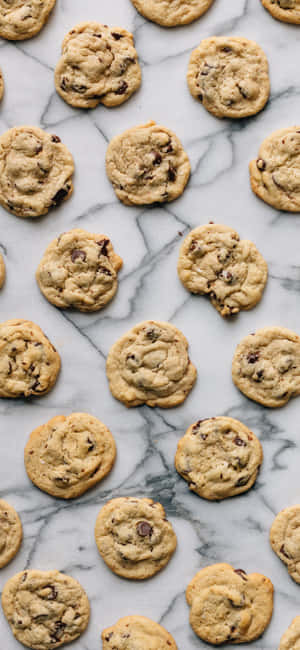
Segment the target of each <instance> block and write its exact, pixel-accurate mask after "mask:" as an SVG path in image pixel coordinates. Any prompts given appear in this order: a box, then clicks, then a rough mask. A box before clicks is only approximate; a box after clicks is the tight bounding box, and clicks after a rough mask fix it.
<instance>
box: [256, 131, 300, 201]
mask: <svg viewBox="0 0 300 650" xmlns="http://www.w3.org/2000/svg"><path fill="white" fill-rule="evenodd" d="M249 168H250V181H251V187H252V190H253V192H254V193H255V194H256V195H257V196H258V197H259V198H260V199H262V200H263V201H265V202H266V203H268V204H269V205H272V206H273V208H276V210H285V211H286V212H300V126H292V127H289V128H286V129H279V130H278V131H274V133H271V135H270V136H269V137H268V138H266V139H265V140H264V141H263V143H262V145H261V147H260V149H259V152H258V157H257V159H256V160H252V161H251V162H250V167H249Z"/></svg>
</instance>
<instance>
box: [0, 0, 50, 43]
mask: <svg viewBox="0 0 300 650" xmlns="http://www.w3.org/2000/svg"><path fill="white" fill-rule="evenodd" d="M55 2H56V0H2V1H1V4H0V36H1V37H2V38H6V39H7V40H9V41H23V40H25V39H27V38H32V36H35V35H36V34H37V33H38V32H39V31H40V30H41V29H42V27H44V25H45V23H46V22H47V20H48V18H49V15H50V13H51V11H52V9H53V7H54V5H55Z"/></svg>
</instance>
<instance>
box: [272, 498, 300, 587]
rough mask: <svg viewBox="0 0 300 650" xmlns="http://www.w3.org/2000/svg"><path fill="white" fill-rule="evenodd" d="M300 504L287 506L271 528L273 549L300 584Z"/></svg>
mask: <svg viewBox="0 0 300 650" xmlns="http://www.w3.org/2000/svg"><path fill="white" fill-rule="evenodd" d="M299 540H300V505H296V506H291V507H289V508H285V510H282V511H281V512H279V514H278V515H277V517H275V519H274V522H273V524H272V527H271V530H270V542H271V546H272V549H273V551H275V553H276V554H277V555H278V557H279V558H280V559H281V560H282V562H284V564H286V566H287V569H288V572H289V574H290V576H291V578H293V580H295V582H298V583H299V584H300V544H299Z"/></svg>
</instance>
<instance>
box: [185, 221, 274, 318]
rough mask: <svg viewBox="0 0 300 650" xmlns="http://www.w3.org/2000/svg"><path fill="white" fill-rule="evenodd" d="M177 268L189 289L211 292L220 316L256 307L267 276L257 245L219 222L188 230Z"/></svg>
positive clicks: (266, 267)
mask: <svg viewBox="0 0 300 650" xmlns="http://www.w3.org/2000/svg"><path fill="white" fill-rule="evenodd" d="M177 269H178V275H179V278H180V280H181V282H182V284H183V285H184V286H185V287H186V289H188V291H190V292H191V293H194V294H201V295H207V296H209V297H210V299H211V302H212V304H213V306H214V307H215V308H216V309H217V310H218V312H219V313H220V314H221V316H232V315H233V314H237V313H238V312H239V311H240V310H242V309H246V310H247V309H252V308H253V307H255V305H256V304H257V303H258V302H259V301H260V299H261V297H262V294H263V291H264V288H265V285H266V282H267V277H268V266H267V263H266V261H265V260H264V258H263V256H262V255H261V254H260V252H259V251H258V250H257V248H256V246H255V245H254V244H253V243H252V242H251V241H248V240H246V239H242V240H240V238H239V235H238V233H237V232H236V231H235V230H233V229H232V228H229V227H228V226H223V225H217V224H207V225H205V226H199V227H198V228H195V229H194V230H192V231H191V232H190V233H189V234H188V236H187V237H186V238H185V240H184V242H183V244H182V246H181V249H180V253H179V260H178V266H177Z"/></svg>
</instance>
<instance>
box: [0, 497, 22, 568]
mask: <svg viewBox="0 0 300 650" xmlns="http://www.w3.org/2000/svg"><path fill="white" fill-rule="evenodd" d="M22 537H23V531H22V524H21V520H20V517H19V515H18V514H17V512H16V511H15V509H14V508H13V507H12V506H11V505H9V503H7V502H6V501H3V499H0V569H2V567H4V566H6V565H7V564H8V563H9V562H10V561H11V560H12V559H13V558H14V557H15V555H16V554H17V552H18V550H19V548H20V545H21V542H22Z"/></svg>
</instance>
